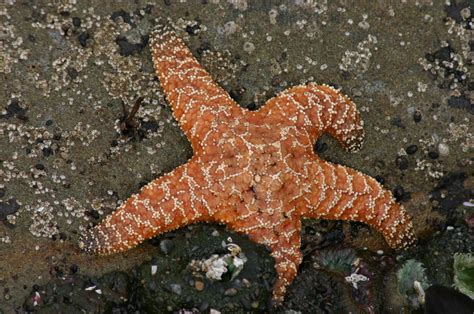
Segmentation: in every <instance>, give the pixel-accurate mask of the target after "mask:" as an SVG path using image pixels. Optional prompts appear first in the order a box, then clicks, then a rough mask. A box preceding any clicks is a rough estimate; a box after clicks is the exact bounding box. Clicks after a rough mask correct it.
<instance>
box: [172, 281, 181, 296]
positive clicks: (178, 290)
mask: <svg viewBox="0 0 474 314" xmlns="http://www.w3.org/2000/svg"><path fill="white" fill-rule="evenodd" d="M170 288H171V291H172V292H173V293H174V294H177V295H181V293H183V288H181V285H180V284H177V283H172V284H171V285H170Z"/></svg>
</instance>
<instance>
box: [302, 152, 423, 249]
mask: <svg viewBox="0 0 474 314" xmlns="http://www.w3.org/2000/svg"><path fill="white" fill-rule="evenodd" d="M315 167H316V168H317V169H318V170H317V171H318V173H319V175H318V176H317V178H318V179H317V180H316V181H315V182H314V183H313V185H312V186H311V188H310V192H309V193H308V194H307V195H306V196H305V202H306V207H307V212H306V213H305V214H303V217H305V218H322V219H335V220H351V221H359V222H363V223H366V224H368V225H369V226H371V227H372V228H374V229H375V230H377V231H379V232H380V233H382V235H383V236H384V238H385V240H386V241H387V243H388V245H389V246H390V247H392V248H394V249H401V248H405V247H407V246H409V245H411V244H413V243H414V242H415V235H414V231H413V225H412V222H411V220H410V217H409V216H408V214H407V212H406V211H405V209H404V208H403V206H401V205H399V204H397V203H396V202H395V200H394V199H393V197H392V193H391V192H390V191H388V190H386V189H384V188H383V187H382V186H381V185H380V184H379V183H378V182H377V181H376V180H375V179H373V178H371V177H369V176H367V175H365V174H363V173H361V172H358V171H356V170H353V169H351V168H348V167H344V166H341V165H335V164H332V163H329V162H322V161H320V162H319V163H317V164H315Z"/></svg>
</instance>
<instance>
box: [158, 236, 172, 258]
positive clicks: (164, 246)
mask: <svg viewBox="0 0 474 314" xmlns="http://www.w3.org/2000/svg"><path fill="white" fill-rule="evenodd" d="M173 248H174V244H173V241H171V240H170V239H164V240H162V241H161V242H160V250H161V252H163V253H164V254H165V255H168V254H169V253H170V252H171V251H172V250H173Z"/></svg>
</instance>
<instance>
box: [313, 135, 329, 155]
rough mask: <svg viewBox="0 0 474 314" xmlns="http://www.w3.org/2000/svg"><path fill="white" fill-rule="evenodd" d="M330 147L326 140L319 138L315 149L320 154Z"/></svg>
mask: <svg viewBox="0 0 474 314" xmlns="http://www.w3.org/2000/svg"><path fill="white" fill-rule="evenodd" d="M328 147H329V146H328V144H326V143H325V142H323V141H321V140H320V139H318V140H317V141H316V144H315V145H314V151H315V152H316V153H318V154H321V153H324V152H325V151H327V150H328Z"/></svg>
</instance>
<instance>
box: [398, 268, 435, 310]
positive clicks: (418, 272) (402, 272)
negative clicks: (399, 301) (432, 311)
mask: <svg viewBox="0 0 474 314" xmlns="http://www.w3.org/2000/svg"><path fill="white" fill-rule="evenodd" d="M397 280H398V291H399V292H400V294H401V295H402V296H404V297H405V298H406V299H407V300H408V301H409V304H410V305H411V306H412V307H413V308H418V307H419V306H420V301H421V300H419V298H418V294H417V291H416V290H415V282H418V285H419V286H421V287H422V288H423V289H427V288H428V287H429V284H428V279H427V278H426V274H425V268H424V266H423V264H422V263H420V262H418V261H416V260H414V259H409V260H407V261H406V262H405V264H403V266H402V267H401V268H400V269H399V270H398V272H397Z"/></svg>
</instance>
